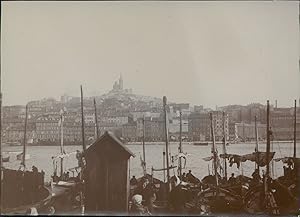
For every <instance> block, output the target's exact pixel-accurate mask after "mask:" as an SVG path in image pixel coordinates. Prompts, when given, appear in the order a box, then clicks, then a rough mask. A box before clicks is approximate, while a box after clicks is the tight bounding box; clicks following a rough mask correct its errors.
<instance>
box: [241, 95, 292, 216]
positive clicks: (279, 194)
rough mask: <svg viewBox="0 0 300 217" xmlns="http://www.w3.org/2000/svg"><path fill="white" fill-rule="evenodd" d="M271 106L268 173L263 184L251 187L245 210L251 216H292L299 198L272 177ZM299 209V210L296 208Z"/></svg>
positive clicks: (268, 107) (267, 153) (245, 200)
mask: <svg viewBox="0 0 300 217" xmlns="http://www.w3.org/2000/svg"><path fill="white" fill-rule="evenodd" d="M271 133H272V132H271V130H270V106H269V100H268V101H267V146H266V159H267V165H266V173H265V174H263V183H258V184H257V185H256V186H254V187H251V188H250V189H249V191H248V192H247V193H246V195H245V197H244V209H245V211H246V212H248V213H251V214H291V212H293V211H296V210H297V209H298V205H297V198H295V197H293V195H292V193H291V191H290V190H289V189H288V188H287V187H285V186H284V185H282V184H281V183H280V182H278V181H277V180H273V179H272V178H271V176H270V159H271V158H272V156H271V152H270V137H271ZM296 207H297V208H296Z"/></svg>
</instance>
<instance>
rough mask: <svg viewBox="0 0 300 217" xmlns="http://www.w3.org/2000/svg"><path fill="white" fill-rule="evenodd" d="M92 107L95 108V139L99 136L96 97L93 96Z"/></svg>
mask: <svg viewBox="0 0 300 217" xmlns="http://www.w3.org/2000/svg"><path fill="white" fill-rule="evenodd" d="M94 109H95V127H96V139H98V138H99V136H100V135H99V126H98V115H97V105H96V99H95V98H94Z"/></svg>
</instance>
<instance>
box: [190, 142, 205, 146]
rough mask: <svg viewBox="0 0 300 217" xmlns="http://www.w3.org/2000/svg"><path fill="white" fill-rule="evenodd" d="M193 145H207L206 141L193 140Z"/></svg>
mask: <svg viewBox="0 0 300 217" xmlns="http://www.w3.org/2000/svg"><path fill="white" fill-rule="evenodd" d="M193 145H196V146H208V142H194V143H193Z"/></svg>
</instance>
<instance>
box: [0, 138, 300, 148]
mask: <svg viewBox="0 0 300 217" xmlns="http://www.w3.org/2000/svg"><path fill="white" fill-rule="evenodd" d="M198 142H202V143H203V142H204V143H208V145H211V144H212V142H211V141H193V142H182V144H185V145H193V146H194V144H193V143H198ZM272 142H275V143H293V142H294V141H292V140H277V141H272ZM297 142H300V140H297ZM255 143H256V141H249V142H235V143H230V142H229V145H235V144H255ZM258 143H259V144H264V143H266V141H259V142H258ZM91 144H92V143H91ZM91 144H88V145H87V146H89V145H91ZM169 144H170V145H175V144H179V141H176V142H169ZM216 144H223V143H222V142H221V141H218V142H216ZM124 145H142V142H127V143H124ZM145 145H165V142H164V141H158V142H145ZM2 146H10V147H22V145H10V144H6V143H3V144H2ZM26 146H39V147H40V146H45V147H52V146H53V147H57V146H60V145H59V144H57V145H48V144H27V145H26ZM64 146H81V144H65V145H64ZM195 146H199V145H195Z"/></svg>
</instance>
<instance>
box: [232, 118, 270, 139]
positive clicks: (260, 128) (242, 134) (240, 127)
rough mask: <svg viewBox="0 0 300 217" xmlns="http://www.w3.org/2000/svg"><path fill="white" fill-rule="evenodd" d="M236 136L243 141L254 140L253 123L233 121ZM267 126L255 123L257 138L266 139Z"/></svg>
mask: <svg viewBox="0 0 300 217" xmlns="http://www.w3.org/2000/svg"><path fill="white" fill-rule="evenodd" d="M234 125H235V128H236V137H237V138H239V139H241V140H243V141H254V140H255V139H256V137H255V123H253V122H252V123H245V122H242V123H235V124H234ZM266 132H267V126H266V124H261V123H257V136H258V139H259V140H262V139H266Z"/></svg>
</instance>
